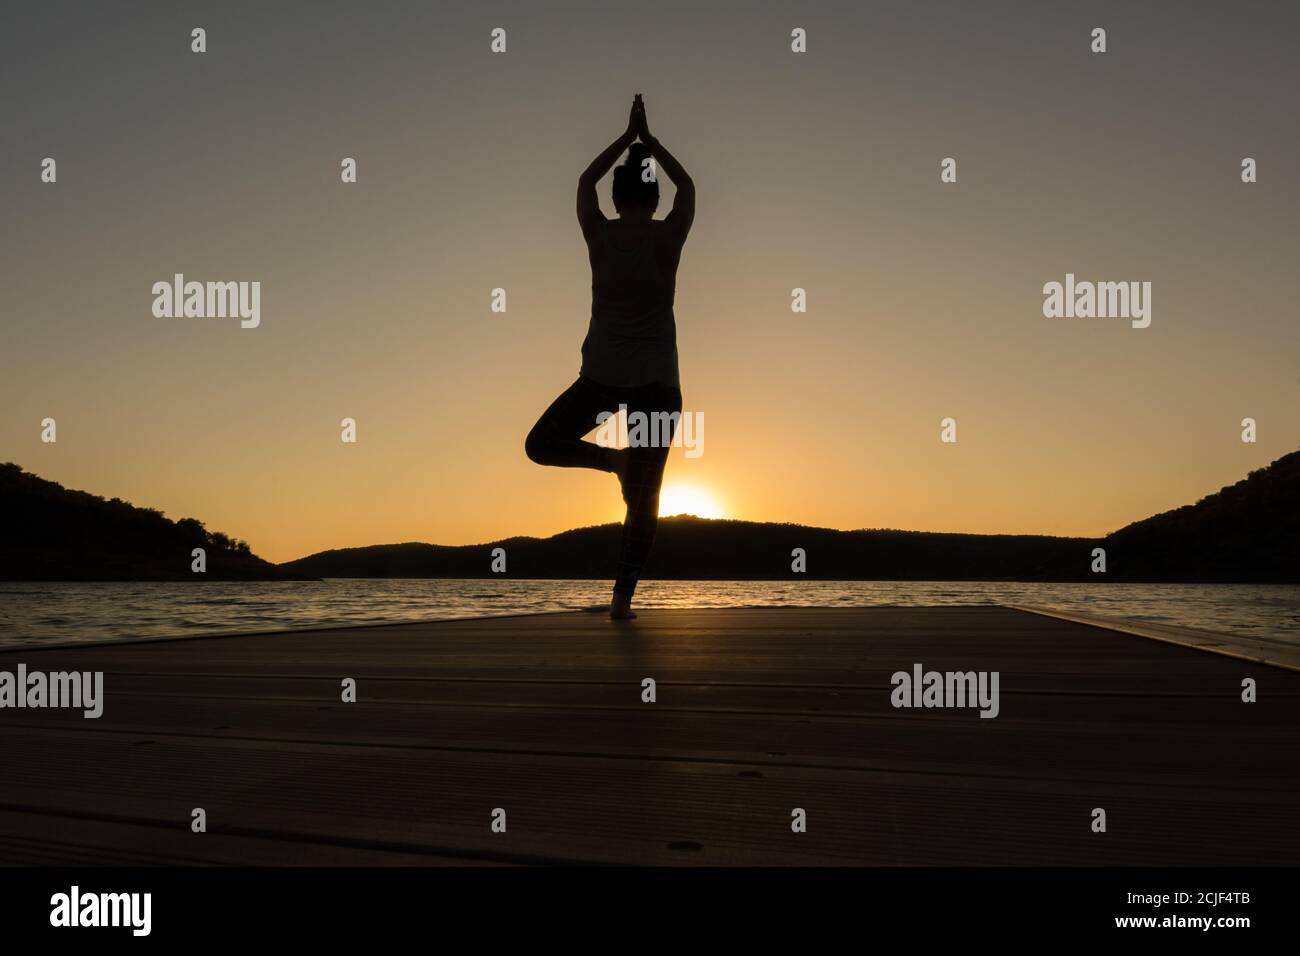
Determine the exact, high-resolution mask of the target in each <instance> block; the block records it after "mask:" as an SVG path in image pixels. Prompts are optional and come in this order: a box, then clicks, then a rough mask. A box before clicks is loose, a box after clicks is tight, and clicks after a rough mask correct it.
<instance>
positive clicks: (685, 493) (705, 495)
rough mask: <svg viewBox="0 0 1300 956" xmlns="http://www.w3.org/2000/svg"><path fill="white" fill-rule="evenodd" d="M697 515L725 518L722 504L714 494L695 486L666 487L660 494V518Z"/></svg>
mask: <svg viewBox="0 0 1300 956" xmlns="http://www.w3.org/2000/svg"><path fill="white" fill-rule="evenodd" d="M670 515H695V516H696V517H697V518H725V517H726V512H725V511H724V510H723V507H722V504H721V503H720V502H719V501H718V499H717V498H715V497H713V495H712V494H710V493H709V492H707V491H705V490H704V489H703V488H699V487H696V486H694V485H666V486H665V487H664V488H663V490H662V491H660V492H659V517H661V518H666V517H668V516H670Z"/></svg>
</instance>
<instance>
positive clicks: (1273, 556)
mask: <svg viewBox="0 0 1300 956" xmlns="http://www.w3.org/2000/svg"><path fill="white" fill-rule="evenodd" d="M619 531H620V529H619V526H618V525H616V524H607V525H600V526H597V527H593V528H581V529H578V530H575V531H566V532H564V533H562V534H557V535H554V536H553V537H550V538H507V539H505V540H502V541H492V542H488V543H486V544H480V545H468V546H463V547H448V546H443V545H432V544H411V543H408V544H389V545H375V546H373V547H368V548H350V549H346V550H336V551H323V552H321V553H319V554H313V555H310V556H308V557H305V558H300V559H299V560H297V561H290V562H288V563H287V564H285V565H283V567H285V568H287V569H290V570H293V571H296V572H299V573H303V574H308V575H311V576H313V577H361V578H364V577H416V578H419V577H430V578H486V577H492V576H493V575H492V572H491V564H490V560H491V559H490V555H491V551H492V549H493V548H497V547H500V548H505V550H506V556H507V572H508V574H507V576H508V577H514V578H608V577H611V576H612V573H613V563H614V555H615V553H616V548H617V544H618V537H619ZM1098 546H1100V547H1104V548H1105V549H1106V557H1107V573H1106V574H1105V575H1104V576H1102V575H1098V574H1093V573H1092V571H1091V563H1092V549H1093V548H1095V547H1098ZM794 548H803V549H804V550H805V551H806V552H807V556H808V566H807V571H806V573H804V574H802V575H796V574H795V573H794V572H792V571H791V570H790V561H791V558H790V552H791V550H792V549H794ZM645 577H647V578H678V579H688V580H689V579H713V580H728V579H735V580H777V579H784V578H795V577H802V578H805V579H806V578H818V579H823V580H882V581H890V580H932V581H945V580H947V581H953V580H966V581H1008V580H1016V581H1094V582H1095V581H1187V582H1205V583H1210V582H1259V583H1269V582H1272V583H1300V452H1293V453H1292V454H1289V455H1286V456H1285V457H1283V458H1279V459H1278V460H1277V461H1275V462H1273V464H1271V465H1269V466H1268V467H1267V468H1262V469H1260V470H1258V471H1254V472H1251V474H1250V476H1249V477H1247V478H1246V479H1245V480H1243V481H1240V482H1238V483H1237V484H1235V485H1232V486H1231V487H1228V488H1224V489H1223V490H1222V491H1219V492H1217V493H1215V494H1212V495H1210V496H1208V497H1206V498H1203V499H1202V500H1201V501H1199V502H1197V503H1196V504H1195V505H1187V506H1186V507H1182V508H1178V509H1177V510H1174V511H1170V512H1166V513H1165V514H1161V515H1156V516H1155V517H1152V518H1147V519H1146V520H1144V521H1139V522H1137V523H1135V524H1132V525H1129V526H1128V527H1126V528H1123V529H1121V530H1119V531H1116V532H1114V533H1112V534H1110V535H1107V536H1106V537H1105V538H1103V539H1100V540H1093V539H1087V538H1057V537H1051V536H1047V535H976V534H938V533H929V532H920V531H887V530H864V531H836V530H833V529H829V528H809V527H804V526H802V525H792V524H766V523H759V522H753V521H718V520H713V521H710V520H705V519H702V518H665V519H664V520H662V521H661V522H660V523H659V536H658V538H657V539H656V541H655V547H654V551H653V552H652V553H651V555H650V560H649V563H648V564H647V565H646V568H645Z"/></svg>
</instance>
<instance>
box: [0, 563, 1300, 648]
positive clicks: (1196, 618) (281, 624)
mask: <svg viewBox="0 0 1300 956" xmlns="http://www.w3.org/2000/svg"><path fill="white" fill-rule="evenodd" d="M609 588H610V583H609V582H604V581H519V580H511V581H500V580H447V579H443V580H408V579H373V578H364V579H363V578H349V579H332V580H327V581H318V582H298V581H294V582H255V583H248V582H239V583H222V582H212V583H204V584H193V583H188V582H187V583H183V584H175V583H125V584H123V583H104V584H71V583H18V582H12V583H3V582H0V646H5V645H14V644H30V643H41V644H45V643H49V644H54V643H76V642H79V641H105V640H107V641H130V640H135V639H139V638H148V637H170V636H193V635H199V634H219V633H226V634H229V633H251V632H255V631H279V630H288V629H293V628H304V627H319V626H330V627H337V626H342V625H357V624H370V623H379V622H385V623H386V622H391V621H428V620H445V619H449V618H464V617H482V616H485V615H491V614H520V613H531V612H537V611H572V610H580V609H582V608H588V607H591V606H593V605H597V604H601V603H604V602H608V598H609ZM637 602H638V606H640V607H647V608H654V607H753V606H770V605H777V606H782V607H862V606H872V605H903V606H923V605H936V604H1033V605H1041V606H1044V607H1050V608H1056V609H1059V610H1063V611H1080V612H1083V613H1087V614H1096V615H1100V616H1108V617H1115V618H1126V619H1129V620H1139V621H1160V622H1163V623H1168V624H1177V625H1181V626H1183V627H1194V628H1199V629H1201V630H1207V631H1218V632H1220V633H1226V634H1244V635H1250V636H1253V637H1260V638H1267V639H1272V640H1278V641H1283V642H1285V643H1288V644H1300V586H1297V585H1201V584H1196V585H1186V584H1107V585H1093V584H1014V583H1012V584H1003V583H988V582H979V581H956V582H954V581H902V582H898V581H798V582H793V581H792V582H785V581H646V582H644V583H643V584H642V585H641V588H640V590H639V592H638V594H637Z"/></svg>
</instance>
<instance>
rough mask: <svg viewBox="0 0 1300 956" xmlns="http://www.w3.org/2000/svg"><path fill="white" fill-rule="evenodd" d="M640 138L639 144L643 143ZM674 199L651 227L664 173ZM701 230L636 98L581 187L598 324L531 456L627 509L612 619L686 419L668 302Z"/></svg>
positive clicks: (643, 549)
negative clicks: (641, 418) (577, 473)
mask: <svg viewBox="0 0 1300 956" xmlns="http://www.w3.org/2000/svg"><path fill="white" fill-rule="evenodd" d="M638 137H639V138H640V142H637V139H638ZM624 150H627V153H628V157H627V162H626V163H625V164H624V165H622V166H620V167H618V168H617V169H615V170H614V208H615V209H616V210H617V211H618V218H617V219H606V218H605V216H604V214H603V213H602V212H601V211H600V203H599V201H598V200H597V199H596V183H597V182H598V181H599V180H600V178H601V177H602V176H604V175H605V173H607V172H609V170H610V167H612V166H613V165H614V163H615V161H616V160H617V159H618V158H619V156H621V155H622V154H623V151H624ZM659 171H662V172H664V173H667V174H668V177H669V179H671V180H672V182H673V185H675V186H676V187H677V196H676V198H675V199H674V200H673V208H672V212H670V213H669V214H668V216H667V217H666V218H664V219H663V220H656V219H655V218H654V212H655V209H656V208H657V207H658V205H659V183H658V180H657V175H656V174H657V172H659ZM694 219H695V184H694V183H693V182H691V177H690V176H688V175H687V174H686V170H684V169H683V168H682V167H681V164H680V163H678V162H677V160H675V159H674V158H673V156H672V154H671V153H669V152H668V150H666V149H664V147H663V145H662V144H661V143H660V142H659V141H658V140H657V139H655V138H654V137H653V136H651V135H650V129H649V126H648V124H647V122H646V115H645V105H644V104H643V103H642V101H641V95H640V94H637V96H636V99H635V100H634V101H633V103H632V113H631V116H630V117H629V118H628V126H627V132H625V133H624V134H623V135H622V136H620V137H619V138H618V139H616V140H614V142H613V143H611V144H610V145H609V147H608V148H607V149H606V150H605V151H604V152H603V153H601V154H600V155H599V156H597V157H596V158H595V159H594V160H593V161H592V163H591V165H590V166H588V167H587V169H586V171H585V172H584V173H583V174H582V175H581V176H580V177H579V178H578V224H579V225H580V226H581V227H582V236H583V238H584V239H586V241H587V255H588V258H589V259H590V261H591V324H590V326H589V327H588V330H587V338H586V340H585V341H584V342H583V343H582V368H581V370H580V372H579V374H578V380H577V381H576V382H574V383H573V384H572V385H571V386H569V388H568V390H567V391H565V392H564V394H562V395H561V396H560V397H559V398H557V399H556V400H555V401H554V402H552V403H551V407H550V408H548V409H547V410H546V411H545V412H544V413H543V414H542V417H541V418H540V419H538V421H537V424H536V425H534V426H533V430H532V431H531V432H529V434H528V440H527V442H526V443H525V447H526V449H527V452H528V457H529V458H531V459H532V460H533V461H535V462H537V463H538V464H539V465H559V466H561V467H566V468H595V469H596V470H597V471H608V472H613V473H614V474H615V475H617V476H618V479H619V485H620V487H621V488H622V491H623V501H624V503H625V504H626V505H627V517H626V518H625V519H624V521H623V537H622V541H621V542H620V544H619V556H618V565H617V570H616V573H615V577H614V596H613V600H612V601H611V603H610V608H609V614H610V617H613V618H631V617H636V615H635V614H634V613H633V612H632V610H631V604H632V595H633V593H634V592H635V591H636V585H637V580H638V578H639V577H640V575H641V567H642V565H643V564H645V559H646V556H647V555H648V554H649V553H650V546H651V544H653V543H654V536H655V528H656V527H657V526H658V524H659V485H660V483H661V482H662V481H663V474H664V464H665V462H666V461H667V458H668V442H669V441H671V438H672V433H673V432H674V431H675V428H676V425H677V422H678V419H679V417H680V413H681V409H682V393H681V383H680V381H679V379H678V375H677V325H676V321H675V319H674V318H673V293H674V290H675V288H676V281H677V263H678V261H680V259H681V254H682V245H683V243H685V242H686V234H687V233H688V232H690V229H691V223H692V221H694ZM621 405H625V406H627V413H628V414H632V413H634V412H638V411H640V412H643V413H644V414H645V415H646V416H647V417H648V418H649V420H650V421H654V420H655V418H654V414H655V413H667V414H669V415H671V416H672V417H671V426H670V427H669V428H668V434H667V435H666V436H665V435H664V434H663V433H662V432H661V431H658V430H657V429H653V428H652V429H650V432H651V435H652V437H657V438H658V439H659V441H657V442H656V443H653V444H651V445H646V444H644V443H642V444H641V445H640V447H635V446H634V447H631V448H622V449H616V448H605V447H602V446H600V445H597V444H595V443H594V442H587V441H583V440H582V438H583V436H584V435H586V434H587V433H588V432H590V431H591V430H592V429H594V428H595V427H596V426H597V424H598V420H597V416H598V415H600V414H601V413H602V412H607V413H608V412H612V413H617V412H618V411H619V407H620V406H621Z"/></svg>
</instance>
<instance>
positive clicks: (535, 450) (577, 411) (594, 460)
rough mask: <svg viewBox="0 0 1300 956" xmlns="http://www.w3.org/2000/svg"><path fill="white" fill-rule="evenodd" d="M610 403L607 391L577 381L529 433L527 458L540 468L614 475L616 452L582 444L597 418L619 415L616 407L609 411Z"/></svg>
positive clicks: (594, 445)
mask: <svg viewBox="0 0 1300 956" xmlns="http://www.w3.org/2000/svg"><path fill="white" fill-rule="evenodd" d="M610 402H611V394H610V390H609V389H606V388H604V387H603V386H601V385H599V384H598V383H596V382H593V381H591V379H587V378H579V379H578V380H577V381H576V382H574V383H573V384H572V385H570V386H569V387H568V388H567V389H565V390H564V393H563V394H561V395H560V397H559V398H557V399H556V400H555V401H553V402H551V406H550V408H548V409H547V410H546V411H544V412H543V413H542V417H541V418H539V419H538V420H537V424H536V425H534V426H533V430H532V431H530V432H529V433H528V438H527V439H526V440H525V441H524V450H525V451H526V452H527V453H528V457H529V458H531V459H532V460H533V461H535V462H537V464H539V465H557V466H559V467H561V468H594V469H596V470H597V471H616V470H617V468H616V467H615V463H616V461H617V459H616V457H615V454H616V452H615V449H613V448H602V447H601V446H600V445H597V444H595V443H594V442H589V441H583V440H582V436H583V435H585V434H587V432H589V431H591V430H592V429H593V428H595V427H596V416H597V415H598V414H600V413H601V412H607V411H614V412H617V411H618V403H617V402H614V403H613V405H614V407H613V408H612V409H611V408H610V407H609V406H610Z"/></svg>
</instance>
